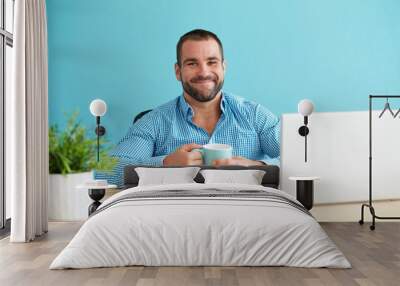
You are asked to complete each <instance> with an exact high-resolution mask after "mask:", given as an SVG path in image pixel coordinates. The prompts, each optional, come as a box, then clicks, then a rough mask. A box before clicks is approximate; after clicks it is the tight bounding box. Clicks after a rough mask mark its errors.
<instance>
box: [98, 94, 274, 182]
mask: <svg viewBox="0 0 400 286" xmlns="http://www.w3.org/2000/svg"><path fill="white" fill-rule="evenodd" d="M220 107H221V116H220V118H219V121H218V122H217V125H216V127H215V129H214V131H213V133H212V134H211V135H209V134H208V133H207V131H206V130H204V129H203V128H200V127H198V126H196V125H195V124H194V123H193V121H192V118H193V115H194V111H193V109H192V107H191V106H190V105H189V104H188V103H187V102H186V100H185V98H184V96H183V95H181V96H178V97H177V98H175V99H174V100H171V101H169V102H167V103H165V104H163V105H161V106H159V107H157V108H155V109H153V110H152V111H151V112H149V113H147V114H145V115H144V116H143V117H142V118H140V119H139V120H138V121H137V122H136V123H134V124H133V125H132V126H131V127H130V128H129V130H128V133H127V134H126V135H125V137H123V138H122V140H121V141H120V142H119V143H118V145H117V146H116V147H115V149H114V150H113V151H112V153H111V156H115V157H118V158H119V163H118V164H117V166H116V167H115V169H114V171H113V173H112V174H105V173H100V172H96V173H95V178H96V179H107V180H108V182H109V183H110V184H116V185H118V186H119V187H120V186H122V185H123V169H124V167H125V166H126V165H132V164H136V165H137V164H140V165H150V166H161V165H162V164H163V160H164V158H165V157H166V156H167V155H168V154H170V153H172V152H174V151H175V150H176V149H178V148H179V147H180V146H182V145H184V144H190V143H197V144H200V145H204V144H208V143H222V144H229V145H231V146H232V147H233V156H242V157H245V158H247V159H251V160H258V161H263V162H265V163H267V164H274V165H279V156H280V150H279V149H280V148H279V147H280V143H279V141H280V121H279V118H277V117H276V116H275V115H274V114H272V113H271V112H270V111H269V110H268V109H266V108H265V107H263V106H261V105H260V104H256V103H254V102H252V101H249V100H246V99H244V98H241V97H238V96H234V95H232V94H229V93H225V92H223V94H222V99H221V105H220Z"/></svg>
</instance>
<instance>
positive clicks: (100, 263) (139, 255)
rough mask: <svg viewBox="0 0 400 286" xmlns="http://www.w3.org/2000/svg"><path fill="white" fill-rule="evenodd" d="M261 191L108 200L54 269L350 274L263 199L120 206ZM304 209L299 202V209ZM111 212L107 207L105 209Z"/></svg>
mask: <svg viewBox="0 0 400 286" xmlns="http://www.w3.org/2000/svg"><path fill="white" fill-rule="evenodd" d="M210 188H213V189H216V190H218V191H224V190H229V191H232V190H236V191H239V190H262V191H265V192H267V193H268V194H280V195H282V194H283V195H284V196H285V197H287V198H289V199H290V200H292V201H294V202H297V201H296V200H295V199H294V198H293V197H291V196H289V195H287V194H284V193H283V192H281V191H279V190H275V189H272V188H267V187H262V186H254V185H239V184H195V183H193V184H179V185H178V184H176V185H164V186H146V187H135V188H131V189H127V190H124V191H122V192H120V193H118V194H116V195H114V196H112V197H110V198H109V199H107V200H106V201H105V202H104V203H103V204H102V205H101V206H100V208H99V209H101V208H104V209H103V211H100V212H99V213H97V214H95V215H94V216H92V217H90V218H89V219H88V220H87V221H86V222H85V223H84V225H83V226H82V227H81V229H80V230H79V232H78V233H77V234H76V235H75V237H74V238H73V239H72V241H71V242H70V243H69V244H68V245H67V247H65V249H64V250H63V251H62V252H61V253H60V254H59V255H58V256H57V257H56V259H55V260H54V261H53V262H52V264H51V265H50V269H63V268H90V267H112V266H127V265H145V266H189V265H190V266H193V265H199V266H200V265H204V266H205V265H214V266H241V265H247V266H295V267H333V268H349V267H351V266H350V263H349V262H348V261H347V259H346V258H345V257H344V255H343V254H342V252H341V251H340V250H338V248H337V247H336V245H335V244H334V243H333V242H332V241H331V240H330V238H329V237H328V236H327V234H326V233H325V232H324V230H323V229H322V228H321V226H320V225H319V224H318V223H317V221H316V220H315V219H314V218H313V217H312V216H310V215H308V214H306V213H304V212H302V211H300V210H299V209H298V208H295V207H293V206H291V205H288V204H284V203H279V202H274V201H266V200H263V199H257V198H243V197H241V198H235V197H226V198H219V197H218V198H214V197H207V198H204V197H202V198H197V197H193V198H192V197H185V198H152V199H141V200H132V201H122V202H119V203H115V204H113V202H115V201H116V200H118V199H119V198H121V197H122V196H125V195H127V194H130V193H131V192H146V191H160V192H163V191H168V190H192V191H193V190H194V191H196V190H198V191H203V192H206V190H205V189H210ZM297 203H298V202H297ZM107 206H108V207H107Z"/></svg>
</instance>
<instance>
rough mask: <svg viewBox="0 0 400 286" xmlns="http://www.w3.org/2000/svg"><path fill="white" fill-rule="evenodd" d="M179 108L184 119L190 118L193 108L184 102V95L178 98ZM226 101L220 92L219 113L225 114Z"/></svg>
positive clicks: (223, 94)
mask: <svg viewBox="0 0 400 286" xmlns="http://www.w3.org/2000/svg"><path fill="white" fill-rule="evenodd" d="M178 104H179V107H180V109H181V111H182V112H183V114H184V115H185V116H186V118H192V117H193V114H194V111H193V108H192V107H191V106H190V105H189V104H188V103H187V102H186V99H185V97H184V95H183V94H182V95H181V96H180V97H179V103H178ZM226 104H227V103H226V99H225V93H224V92H222V94H221V103H220V108H221V112H222V113H225V110H226Z"/></svg>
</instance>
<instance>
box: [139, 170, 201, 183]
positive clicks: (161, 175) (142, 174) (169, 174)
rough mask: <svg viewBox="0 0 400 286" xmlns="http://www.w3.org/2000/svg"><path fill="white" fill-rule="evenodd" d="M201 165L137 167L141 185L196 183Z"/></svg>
mask: <svg viewBox="0 0 400 286" xmlns="http://www.w3.org/2000/svg"><path fill="white" fill-rule="evenodd" d="M199 170H200V168H199V167H184V168H145V167H138V168H135V171H136V173H137V174H138V176H139V183H138V185H139V186H149V185H168V184H185V183H195V181H194V180H193V179H194V178H195V177H196V175H197V173H198V172H199Z"/></svg>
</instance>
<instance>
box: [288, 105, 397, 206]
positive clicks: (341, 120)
mask: <svg viewBox="0 0 400 286" xmlns="http://www.w3.org/2000/svg"><path fill="white" fill-rule="evenodd" d="M379 113H380V111H375V112H373V125H372V126H373V130H372V131H373V133H372V134H373V153H372V156H373V197H374V198H376V199H392V198H400V118H399V117H398V118H395V119H394V118H393V117H391V115H390V114H389V113H387V114H385V115H384V116H383V117H382V118H381V119H379V118H378V115H379ZM389 116H390V117H389ZM302 123H303V119H302V117H301V116H300V115H299V114H297V113H296V114H284V115H282V135H281V136H282V138H281V152H282V154H281V189H282V190H285V191H287V192H289V193H291V194H295V182H293V181H289V180H288V177H289V176H320V177H321V179H320V181H317V182H316V184H315V193H314V195H315V203H336V202H350V201H363V200H367V199H368V157H369V151H368V150H369V149H368V145H369V137H368V136H369V135H368V126H369V125H368V123H369V116H368V111H362V112H326V113H313V114H312V115H311V116H310V118H309V128H310V134H309V136H308V162H307V163H305V162H304V137H302V136H300V135H299V134H298V128H299V126H301V125H302Z"/></svg>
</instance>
